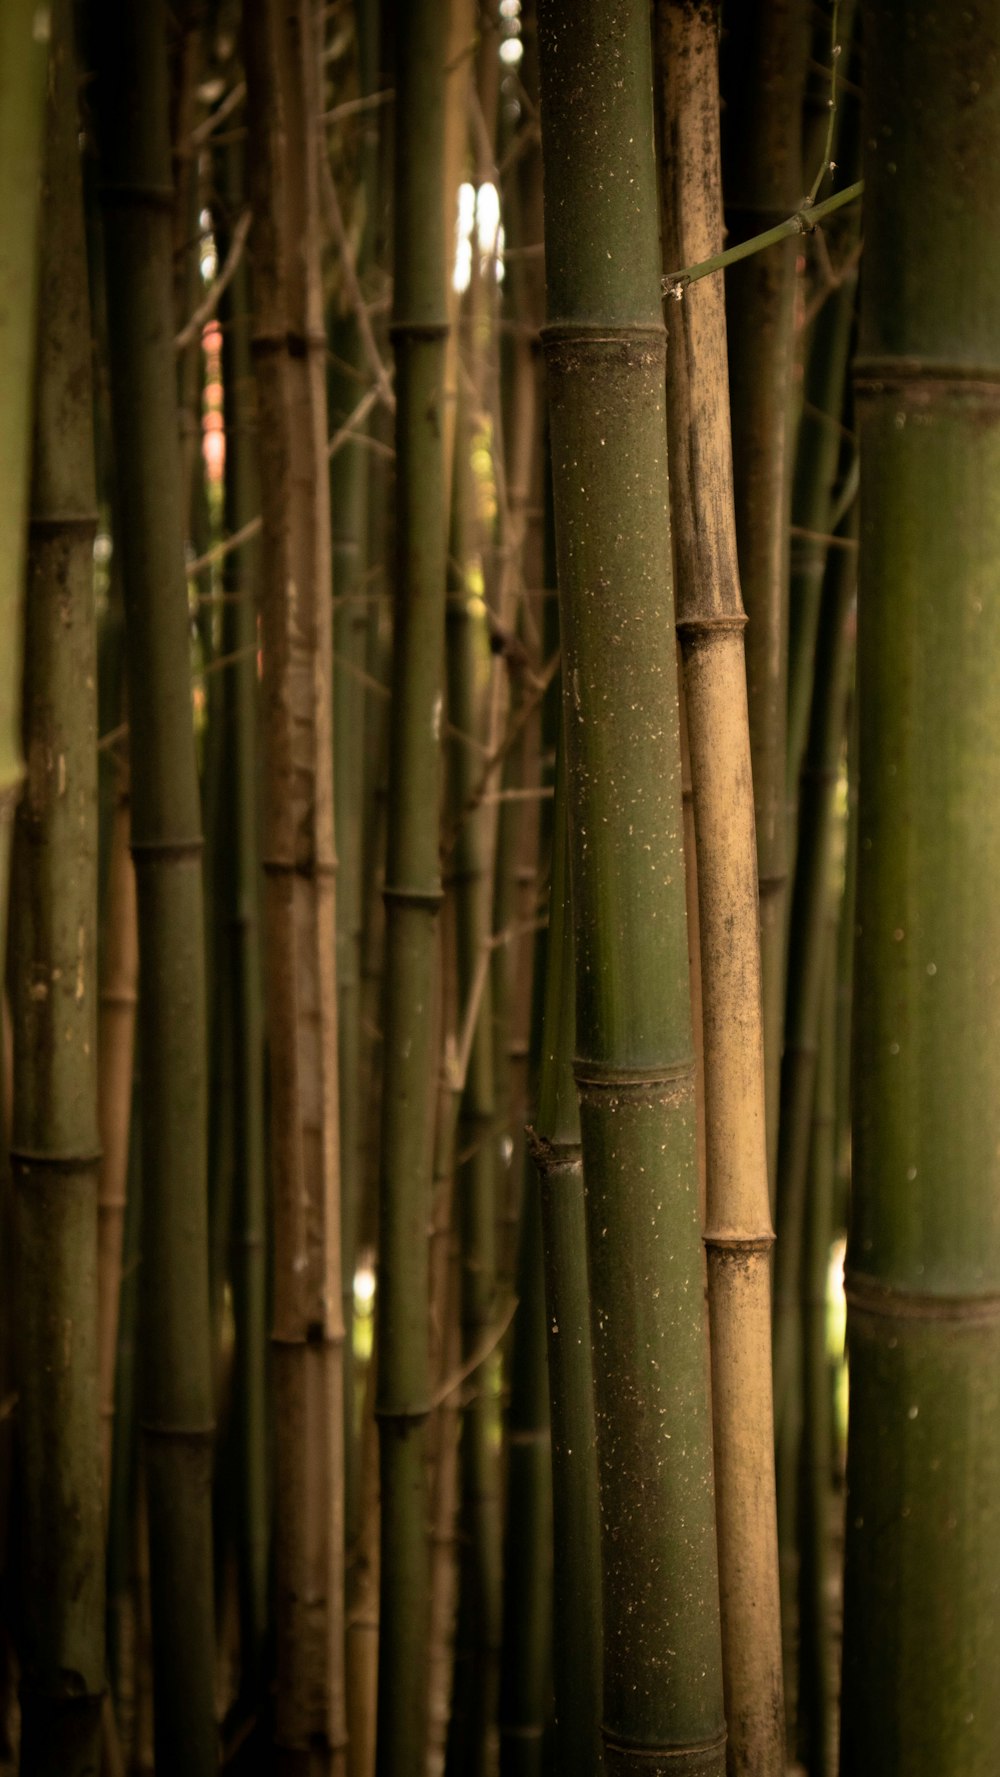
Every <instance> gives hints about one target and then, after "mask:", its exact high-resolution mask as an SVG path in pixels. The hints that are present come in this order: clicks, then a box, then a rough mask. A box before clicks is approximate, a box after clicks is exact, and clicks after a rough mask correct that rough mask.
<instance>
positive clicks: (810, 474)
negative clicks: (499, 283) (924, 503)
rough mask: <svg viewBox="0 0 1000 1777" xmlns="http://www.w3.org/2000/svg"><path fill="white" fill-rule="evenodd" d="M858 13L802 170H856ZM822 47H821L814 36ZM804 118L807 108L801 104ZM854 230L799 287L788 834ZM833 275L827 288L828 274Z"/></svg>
mask: <svg viewBox="0 0 1000 1777" xmlns="http://www.w3.org/2000/svg"><path fill="white" fill-rule="evenodd" d="M856 13H857V3H856V0H837V4H836V6H835V8H834V17H835V19H836V24H837V37H838V43H839V51H840V53H839V54H838V55H836V56H835V58H834V75H833V79H834V83H835V87H834V95H833V102H834V104H835V111H834V115H833V118H832V119H831V117H830V109H829V107H830V103H831V97H830V89H829V85H828V83H827V82H826V80H824V82H823V100H822V105H821V106H820V107H818V109H817V112H816V114H815V116H814V119H813V123H812V126H811V128H810V129H809V130H808V131H807V132H806V150H805V153H806V166H807V168H809V167H812V166H814V165H816V164H817V163H819V162H821V161H822V158H823V155H822V149H821V146H820V143H822V144H823V146H825V144H826V142H827V140H829V141H830V143H831V153H832V154H833V155H834V156H835V157H836V160H835V164H836V166H837V167H838V168H841V167H842V166H844V164H845V163H846V168H847V171H848V172H855V171H856V170H857V162H858V159H859V154H860V138H859V133H858V132H859V126H860V116H859V108H858V105H857V102H856V100H855V99H854V98H853V97H847V96H845V95H844V94H843V93H839V92H837V91H836V83H837V75H838V74H841V73H844V72H846V66H847V64H848V63H849V52H850V51H851V48H852V39H853V38H854V37H855V36H856V33H855V30H854V24H855V18H856ZM821 30H822V32H823V33H824V34H825V35H826V42H825V43H822V42H821V41H820V32H821ZM816 43H817V55H819V54H820V53H822V54H823V55H824V56H826V57H828V56H829V54H830V50H831V45H830V41H829V25H828V21H827V20H826V19H823V20H822V21H821V23H817V28H816ZM807 110H808V105H807ZM859 230H860V220H859V215H858V212H857V210H855V211H853V212H850V211H849V212H847V213H846V214H845V216H844V217H843V219H842V221H841V222H840V224H839V225H836V226H835V227H834V228H832V229H831V230H829V231H825V234H824V242H825V253H824V256H823V259H820V260H819V261H818V263H817V264H816V267H815V272H816V275H814V277H813V278H812V279H811V280H810V281H809V284H808V286H807V288H809V289H810V290H811V291H812V292H814V294H813V296H812V302H813V305H815V304H817V303H818V304H819V305H820V306H819V311H818V313H817V314H816V317H815V320H814V321H813V324H812V327H811V329H810V331H809V333H808V335H807V337H806V340H805V343H804V348H803V357H804V369H803V401H802V411H801V413H800V415H799V425H798V438H797V441H796V448H795V471H794V477H793V482H792V505H791V511H792V518H793V520H794V524H795V527H796V530H795V534H794V535H793V538H792V548H791V563H790V569H791V579H790V587H789V624H788V798H789V829H790V832H792V833H793V832H794V823H795V815H796V802H797V796H798V785H799V773H800V771H801V769H802V755H803V752H804V751H805V744H806V735H807V733H808V727H809V705H810V701H811V698H812V678H813V666H814V662H815V653H816V630H817V627H818V624H819V608H820V601H821V598H822V592H823V575H824V572H825V568H826V557H827V551H828V549H829V542H828V535H829V533H830V531H831V530H832V528H833V527H832V525H831V522H830V516H831V510H832V507H833V502H834V484H835V482H836V477H837V469H838V465H839V463H840V457H841V445H842V441H843V424H842V416H843V413H844V394H845V378H846V375H847V362H848V357H849V354H850V349H851V335H852V332H853V327H854V311H855V304H856V300H857V272H856V270H855V269H854V267H853V265H852V260H853V259H854V257H855V255H856V250H857V245H858V238H859ZM824 265H825V266H826V267H827V268H829V267H831V266H832V267H833V275H834V276H836V277H839V280H840V281H839V283H838V284H836V285H835V286H834V287H833V288H828V287H827V286H826V282H825V280H826V279H827V278H828V277H829V275H830V273H829V270H826V271H825V270H824Z"/></svg>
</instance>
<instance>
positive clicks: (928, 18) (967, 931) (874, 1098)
mask: <svg viewBox="0 0 1000 1777" xmlns="http://www.w3.org/2000/svg"><path fill="white" fill-rule="evenodd" d="M911 21H912V14H911V13H910V12H909V11H908V9H907V8H906V7H905V6H904V5H902V4H900V3H898V0H881V3H875V0H871V3H869V4H865V5H864V6H863V8H862V28H863V39H864V44H865V58H866V69H865V97H864V121H863V129H862V139H863V141H864V143H865V168H864V170H865V181H866V205H867V219H866V229H865V233H866V265H865V277H864V288H863V292H862V306H861V326H860V341H859V357H858V360H857V362H856V364H855V388H856V395H857V404H858V420H859V433H860V454H861V549H860V577H861V578H860V584H861V592H860V598H859V635H858V657H859V685H858V707H859V722H860V747H859V768H858V782H859V789H860V802H859V846H858V895H857V949H856V1016H855V1026H854V1092H855V1109H854V1177H853V1189H852V1204H851V1224H850V1234H849V1240H848V1262H847V1295H848V1329H849V1333H848V1336H849V1341H850V1354H851V1401H850V1427H849V1434H848V1495H847V1540H846V1575H845V1598H844V1612H845V1614H844V1678H843V1685H844V1688H843V1706H842V1738H841V1770H842V1771H844V1772H845V1773H846V1772H847V1771H850V1772H851V1773H852V1777H855V1774H856V1777H870V1774H873V1773H875V1772H878V1773H879V1777H896V1774H897V1773H902V1772H904V1771H905V1772H906V1774H907V1777H928V1774H929V1773H930V1772H932V1771H933V1772H934V1773H935V1777H958V1773H961V1774H962V1777H985V1773H987V1772H992V1771H995V1770H996V1769H997V1768H998V1765H1000V1716H998V1713H997V1710H996V1706H995V1683H994V1675H995V1673H996V1671H997V1669H998V1663H1000V1617H998V1615H997V1611H996V1597H997V1593H998V1590H1000V1546H998V1543H997V1538H996V1535H995V1526H994V1521H993V1506H994V1501H995V1498H996V1495H997V1488H998V1486H1000V1390H998V1386H997V1378H998V1376H1000V1362H998V1360H1000V1318H998V1303H1000V1225H998V1220H997V1214H996V1157H997V1153H998V1150H1000V1080H998V1077H997V1068H998V1063H1000V1045H998V1041H997V1037H998V1027H997V996H996V988H995V982H994V970H993V963H992V958H993V956H994V955H995V952H996V947H997V942H998V938H1000V933H998V931H997V913H998V903H997V895H996V883H997V873H998V864H1000V825H998V809H1000V773H998V767H1000V744H998V732H997V723H998V719H1000V704H998V700H997V695H996V687H997V673H998V665H1000V605H998V603H997V600H996V598H995V597H994V596H993V595H992V591H993V588H994V586H995V583H996V581H995V576H996V566H997V561H998V556H1000V525H998V518H1000V514H998V511H997V505H996V502H995V500H994V498H993V489H994V488H995V486H996V482H997V476H998V473H1000V426H998V424H997V419H998V411H1000V410H998V395H997V391H998V385H1000V328H998V320H1000V317H998V314H997V309H996V305H995V303H994V302H993V301H992V295H991V293H992V291H993V289H994V287H995V281H996V269H997V268H996V255H997V245H998V242H1000V233H998V223H1000V110H998V107H997V103H996V99H997V84H996V68H997V65H998V61H1000V32H998V25H997V19H996V15H995V13H994V12H993V10H992V9H990V8H986V7H971V8H969V9H968V10H965V11H961V12H948V13H944V12H940V13H939V12H936V11H929V12H927V13H926V14H925V13H923V12H922V13H921V15H920V20H919V29H918V30H917V31H916V32H913V33H912V34H911V31H910V24H911ZM918 266H919V268H920V271H919V275H916V274H915V269H914V268H916V267H918ZM887 1698H891V1700H892V1704H891V1708H887V1707H886V1699H887Z"/></svg>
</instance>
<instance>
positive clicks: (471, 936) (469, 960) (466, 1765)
mask: <svg viewBox="0 0 1000 1777" xmlns="http://www.w3.org/2000/svg"><path fill="white" fill-rule="evenodd" d="M466 421H467V408H466V404H465V402H464V400H463V399H462V398H461V397H460V399H459V405H458V413H457V416H456V425H455V463H454V469H453V473H452V525H451V549H450V560H449V566H448V600H447V614H446V627H445V635H446V659H447V692H448V722H449V728H450V731H451V733H452V736H453V739H452V742H451V744H450V746H449V797H450V800H451V803H452V808H453V812H454V814H455V815H456V816H457V818H458V820H459V823H460V824H459V827H458V834H457V839H456V843H455V847H454V850H453V853H452V856H451V860H450V871H449V878H450V884H449V886H450V887H451V889H452V892H453V894H454V899H455V950H456V964H457V967H456V974H457V987H458V1007H459V1030H460V1031H464V1029H465V1027H466V1026H467V1025H468V1024H470V1023H471V1026H472V1029H471V1048H470V1050H469V1056H468V1062H467V1065H466V1068H465V1078H464V1082H463V1088H462V1092H461V1098H460V1102H459V1112H458V1125H457V1130H456V1143H457V1153H456V1154H455V1156H454V1163H455V1167H456V1177H455V1196H456V1205H457V1214H456V1220H457V1224H458V1229H459V1237H460V1242H461V1279H462V1285H461V1306H460V1316H461V1328H462V1359H463V1361H464V1362H468V1361H469V1360H470V1359H471V1358H472V1357H473V1355H474V1354H475V1353H476V1352H477V1351H478V1350H479V1349H480V1347H481V1346H482V1345H483V1342H484V1340H485V1339H487V1338H488V1335H489V1330H490V1328H491V1326H492V1325H493V1323H494V1320H495V1318H496V1309H497V1303H496V1294H497V1286H496V1278H497V1243H496V1235H497V1174H498V1166H497V1158H498V1147H499V1141H498V1135H497V1130H496V1121H497V1105H496V1091H495V1087H496V1079H495V1070H494V1056H493V1039H494V1020H493V994H492V987H493V975H492V968H491V963H492V953H491V948H490V937H491V925H492V901H493V873H492V868H491V866H492V863H493V856H494V851H495V840H496V821H495V819H494V818H493V815H494V811H493V809H491V808H490V807H488V806H487V805H486V804H485V803H484V802H483V801H482V800H481V799H480V801H479V804H478V806H477V807H476V808H474V809H472V810H471V812H470V811H469V802H470V797H472V796H473V794H474V792H475V788H476V784H477V782H478V779H479V776H480V774H481V761H480V756H479V754H478V753H475V752H473V750H472V748H470V746H469V745H468V740H467V738H465V737H470V736H472V737H475V738H479V736H480V735H482V734H483V732H484V720H483V717H484V710H483V703H484V698H483V687H484V685H485V686H487V687H488V686H489V679H488V676H487V675H488V673H489V667H490V664H491V663H490V656H489V655H488V654H487V652H486V648H485V641H486V638H485V634H484V632H483V629H482V626H481V624H479V623H477V620H476V618H475V617H474V615H473V612H472V611H471V610H470V602H469V599H470V589H469V586H468V582H467V577H466V568H465V564H466V556H467V553H468V551H469V546H470V540H471V537H470V534H471V526H472V504H473V501H474V499H475V489H474V486H473V484H472V468H471V460H470V438H469V433H468V429H467V424H466ZM459 737H462V738H459ZM463 811H465V812H464V814H463ZM498 1419H499V1413H498V1401H497V1359H496V1354H495V1353H491V1354H490V1356H489V1357H488V1358H487V1359H486V1360H485V1361H483V1362H481V1363H479V1364H477V1365H476V1367H475V1369H474V1370H473V1372H472V1374H471V1376H470V1377H469V1384H468V1394H467V1398H466V1401H465V1406H464V1410H463V1413H462V1434H461V1449H460V1455H461V1470H462V1506H461V1522H460V1535H459V1604H458V1631H457V1648H456V1662H455V1683H454V1691H453V1698H452V1711H451V1721H450V1723H449V1734H448V1750H447V1758H446V1763H445V1770H446V1773H448V1777H459V1774H464V1773H466V1772H467V1773H470V1774H472V1773H480V1772H482V1771H483V1770H484V1768H485V1765H484V1761H485V1760H486V1758H487V1740H488V1736H489V1732H490V1728H491V1725H492V1723H493V1720H494V1717H495V1713H496V1703H497V1697H496V1689H497V1679H498V1655H499V1650H500V1633H501V1623H500V1613H501V1571H500V1555H501V1517H500V1498H499V1490H500V1475H499V1439H498V1437H497V1431H498Z"/></svg>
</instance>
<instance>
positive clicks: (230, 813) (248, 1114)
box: [219, 143, 271, 1707]
mask: <svg viewBox="0 0 1000 1777" xmlns="http://www.w3.org/2000/svg"><path fill="white" fill-rule="evenodd" d="M243 158H244V157H243V152H242V146H241V144H238V143H232V144H229V145H228V146H227V147H226V149H225V151H224V163H223V180H224V187H225V190H226V194H227V210H228V213H229V215H230V216H232V215H233V214H235V213H236V211H237V209H238V206H239V204H240V203H242V201H243V191H244V185H243V171H244V169H243ZM219 240H220V246H221V247H222V250H223V251H225V244H226V231H225V230H220V231H219ZM221 318H222V387H223V404H224V418H225V430H226V470H225V474H226V480H225V489H224V502H225V507H224V509H225V517H226V528H227V530H230V531H233V530H238V529H239V528H240V526H241V524H242V523H243V522H244V520H245V518H246V516H247V514H248V513H251V512H253V511H254V510H255V508H256V506H257V503H258V500H259V494H260V490H259V486H258V481H257V474H256V463H255V446H256V437H255V433H256V410H255V401H254V387H253V367H252V363H251V356H250V300H249V276H248V268H247V266H246V265H245V264H244V265H241V266H240V267H239V268H238V269H237V270H236V272H235V273H234V276H233V279H232V282H231V284H230V286H229V288H228V290H227V291H226V294H225V297H224V298H223V302H222V310H221ZM257 572H258V563H257V560H256V556H255V553H251V555H250V556H249V558H247V557H246V556H244V557H242V558H240V559H239V560H238V559H237V557H235V556H233V555H230V556H229V557H227V559H226V562H225V565H224V567H223V571H222V585H223V590H224V593H225V595H226V603H225V604H224V606H223V618H222V653H223V655H228V656H231V657H232V666H231V667H230V668H229V669H228V670H227V671H226V673H225V674H223V675H222V694H223V700H222V712H221V713H222V718H223V722H224V724H225V746H224V758H223V763H222V775H223V780H224V782H225V784H226V785H227V786H228V787H229V790H228V794H227V795H226V796H225V798H224V801H223V808H222V814H223V829H224V838H223V846H222V862H223V869H224V872H225V879H224V886H225V893H226V908H227V914H228V921H229V928H228V946H229V958H228V980H229V986H230V991H231V994H232V1013H231V1030H232V1043H233V1056H232V1066H233V1107H232V1119H233V1139H234V1152H233V1171H234V1176H235V1194H236V1204H235V1216H236V1220H235V1224H234V1227H233V1231H232V1238H233V1251H232V1259H231V1270H232V1281H233V1313H234V1318H235V1335H236V1353H235V1373H234V1378H233V1398H234V1403H235V1416H236V1428H235V1431H236V1449H237V1452H238V1454H237V1460H236V1464H235V1468H236V1477H237V1480H236V1487H237V1499H238V1509H237V1564H238V1572H239V1597H240V1652H241V1670H240V1685H241V1690H242V1692H243V1696H244V1699H245V1700H246V1701H247V1702H249V1703H252V1704H253V1706H254V1707H259V1697H260V1686H261V1682H262V1678H263V1662H264V1652H265V1638H266V1635H267V1629H268V1579H269V1565H270V1545H271V1523H270V1519H271V1513H270V1503H271V1502H270V1497H269V1495H270V1474H269V1468H270V1463H269V1454H268V1444H269V1423H268V1421H269V1414H268V1398H267V1397H268V1389H267V1383H268V1376H267V1244H266V1218H267V1201H266V1198H267V1183H266V1170H265V1131H264V1007H263V995H262V985H261V958H260V892H259V887H258V858H259V835H258V772H259V768H258V761H257V709H256V703H257V601H256V598H255V596H254V595H255V592H256V590H257V588H256V581H257Z"/></svg>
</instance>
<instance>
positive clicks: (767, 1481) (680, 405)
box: [656, 0, 785, 1777]
mask: <svg viewBox="0 0 1000 1777" xmlns="http://www.w3.org/2000/svg"><path fill="white" fill-rule="evenodd" d="M656 20H657V40H658V41H657V47H658V53H659V69H660V78H661V82H662V95H663V147H664V153H663V160H664V170H663V180H662V194H663V245H664V253H665V256H666V260H667V263H668V264H669V265H693V264H697V263H698V262H699V261H701V260H704V259H708V258H710V257H711V256H712V255H713V254H715V253H717V252H719V251H720V250H721V242H722V234H723V223H722V184H721V170H720V157H719V125H718V119H719V85H718V50H717V44H718V25H719V20H718V8H717V7H712V6H702V7H698V8H692V7H690V6H689V5H687V4H686V0H659V4H658V6H657V9H656ZM668 331H669V347H668V353H667V430H668V438H669V444H670V463H671V478H670V496H671V512H672V516H673V525H674V557H675V564H676V574H677V629H678V634H679V636H680V641H681V653H682V659H683V669H684V696H685V707H686V713H687V733H688V744H689V747H690V756H691V782H692V792H693V799H694V827H695V844H696V851H697V867H698V917H699V930H700V947H701V1000H702V1030H703V1036H704V1072H705V1152H706V1191H707V1216H706V1227H705V1246H706V1248H707V1253H708V1301H709V1318H710V1325H711V1347H712V1413H713V1421H714V1447H715V1487H716V1521H717V1525H718V1537H719V1583H720V1595H721V1609H722V1649H723V1675H724V1684H725V1698H726V1720H727V1724H728V1729H729V1741H728V1746H727V1754H726V1759H727V1770H728V1771H729V1772H731V1773H753V1774H754V1777H781V1773H782V1772H783V1771H784V1765H785V1749H784V1708H783V1702H782V1690H783V1687H782V1671H781V1622H780V1612H779V1601H778V1539H777V1516H776V1506H775V1475H774V1418H773V1410H772V1398H771V1279H770V1264H771V1246H772V1244H773V1239H774V1236H773V1234H772V1231H771V1216H770V1204H769V1199H768V1177H767V1142H766V1134H765V1123H764V1117H765V1091H764V1030H763V1022H762V1010H761V967H760V936H759V928H758V912H757V847H756V839H755V833H754V805H753V783H752V778H751V771H750V732H749V725H748V718H747V692H746V668H745V663H744V653H743V631H744V625H745V622H746V619H745V616H744V612H743V603H742V599H741V596H740V578H739V566H738V562H737V554H736V528H735V519H734V509H733V481H732V449H731V443H730V432H729V378H728V366H727V360H726V310H725V293H724V289H723V284H722V279H721V277H720V276H719V275H716V276H714V277H709V278H703V279H701V280H700V281H699V282H698V283H696V284H692V285H691V286H690V287H689V288H688V289H687V290H686V291H685V293H684V296H683V299H682V300H681V301H680V302H679V303H671V304H670V305H669V311H668Z"/></svg>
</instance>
